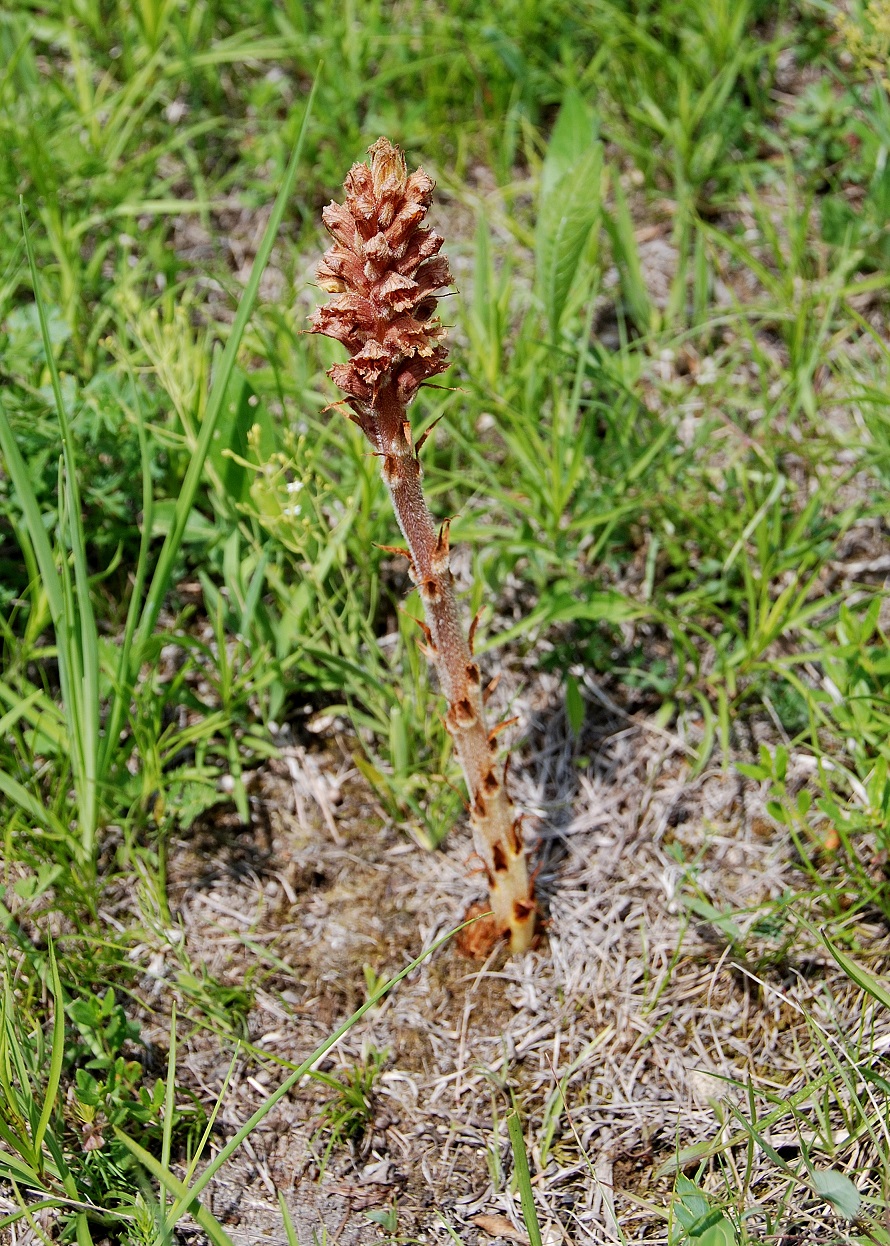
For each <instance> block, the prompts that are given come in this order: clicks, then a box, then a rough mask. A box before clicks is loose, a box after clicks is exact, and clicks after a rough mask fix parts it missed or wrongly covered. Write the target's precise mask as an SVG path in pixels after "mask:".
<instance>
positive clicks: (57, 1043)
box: [34, 943, 65, 1155]
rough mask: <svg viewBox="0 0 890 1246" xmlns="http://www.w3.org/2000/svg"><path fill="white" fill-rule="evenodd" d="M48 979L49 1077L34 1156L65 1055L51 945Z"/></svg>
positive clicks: (61, 1003)
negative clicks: (50, 1019)
mask: <svg viewBox="0 0 890 1246" xmlns="http://www.w3.org/2000/svg"><path fill="white" fill-rule="evenodd" d="M49 978H50V986H51V989H52V997H53V1043H52V1048H51V1050H50V1060H49V1077H48V1079H47V1083H46V1093H45V1095H44V1099H43V1109H42V1111H41V1113H40V1120H39V1121H38V1123H37V1128H36V1130H35V1131H34V1152H35V1154H36V1155H39V1154H40V1150H41V1147H42V1146H43V1138H44V1135H45V1133H46V1127H47V1125H48V1124H49V1120H50V1117H51V1116H52V1113H53V1109H54V1108H55V1106H56V1096H57V1094H58V1093H59V1083H60V1081H61V1078H62V1059H63V1057H64V1055H65V997H64V995H63V994H62V983H61V980H60V978H59V967H58V965H57V964H56V953H55V949H54V948H53V945H52V943H50V945H49Z"/></svg>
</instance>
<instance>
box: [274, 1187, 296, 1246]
mask: <svg viewBox="0 0 890 1246" xmlns="http://www.w3.org/2000/svg"><path fill="white" fill-rule="evenodd" d="M278 1206H279V1207H280V1208H281V1221H282V1224H283V1225H284V1231H285V1233H286V1234H287V1246H300V1241H299V1238H298V1237H297V1230H296V1229H295V1228H294V1222H293V1220H291V1215H290V1212H289V1211H288V1207H287V1203H286V1202H285V1201H284V1195H283V1194H282V1192H281V1190H279V1191H278Z"/></svg>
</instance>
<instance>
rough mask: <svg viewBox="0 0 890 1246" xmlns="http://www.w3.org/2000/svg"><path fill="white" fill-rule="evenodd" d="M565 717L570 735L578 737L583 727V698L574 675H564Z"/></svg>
mask: <svg viewBox="0 0 890 1246" xmlns="http://www.w3.org/2000/svg"><path fill="white" fill-rule="evenodd" d="M566 717H567V718H568V720H569V726H570V727H571V729H572V735H575V736H579V735H580V734H581V728H582V727H583V726H584V698H583V697H582V695H581V689H580V687H579V686H578V681H577V679H576V678H575V676H574V675H566Z"/></svg>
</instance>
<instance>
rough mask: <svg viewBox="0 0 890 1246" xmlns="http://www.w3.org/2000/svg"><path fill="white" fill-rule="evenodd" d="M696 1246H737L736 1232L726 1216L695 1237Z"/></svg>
mask: <svg viewBox="0 0 890 1246" xmlns="http://www.w3.org/2000/svg"><path fill="white" fill-rule="evenodd" d="M694 1240H695V1243H696V1246H736V1233H735V1229H734V1228H733V1226H732V1224H731V1223H730V1222H729V1220H727V1219H726V1217H725V1216H723V1217H722V1219H720V1220H718V1221H717V1223H716V1224H712V1225H711V1227H710V1228H709V1229H705V1231H704V1233H702V1234H701V1236H700V1237H696V1238H695V1239H694Z"/></svg>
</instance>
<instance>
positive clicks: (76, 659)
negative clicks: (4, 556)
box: [19, 200, 99, 862]
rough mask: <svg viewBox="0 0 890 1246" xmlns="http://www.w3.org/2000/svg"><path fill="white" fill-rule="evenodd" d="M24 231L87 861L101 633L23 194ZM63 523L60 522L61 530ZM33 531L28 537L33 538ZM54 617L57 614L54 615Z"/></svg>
mask: <svg viewBox="0 0 890 1246" xmlns="http://www.w3.org/2000/svg"><path fill="white" fill-rule="evenodd" d="M19 206H20V211H21V217H22V232H23V234H24V238H25V250H26V252H27V255H28V267H29V270H30V273H31V285H32V287H33V290H34V301H35V304H36V307H37V317H38V321H39V323H40V336H41V338H42V340H43V350H44V355H45V357H46V366H47V368H48V369H49V375H50V382H51V384H52V391H53V397H54V399H55V405H56V416H57V418H58V421H59V431H60V433H61V438H62V458H63V461H64V464H65V485H64V498H65V503H66V505H65V507H64V513H65V514H66V515H67V520H68V523H67V527H68V530H69V537H70V541H71V551H72V554H73V558H74V583H75V586H76V589H77V598H76V615H74V614H72V617H70V618H69V619H68V620H67V626H65V627H64V628H63V629H62V635H61V636H60V635H59V628H58V623H56V639H57V641H58V644H59V651H60V658H61V656H62V651H63V650H64V651H65V657H66V660H67V665H68V681H67V682H68V685H69V686H68V688H67V690H65V689H63V691H64V693H65V700H66V714H67V716H68V718H69V728H70V731H69V737H70V738H69V742H70V745H71V752H72V756H73V757H75V758H76V765H75V786H76V791H77V804H78V813H79V822H80V825H79V827H78V829H79V831H80V836H81V850H82V853H83V858H84V861H85V862H90V861H91V860H92V857H93V852H94V849H95V839H96V830H97V824H98V774H97V765H98V750H99V634H98V631H97V629H96V617H95V614H94V613H93V604H92V599H91V596H90V582H89V572H88V569H87V559H86V538H85V536H84V530H83V516H82V514H81V501H80V488H79V486H78V479H77V459H76V457H75V454H74V440H73V437H72V433H71V425H70V422H69V420H68V412H67V411H66V409H65V401H64V398H63V397H62V385H61V381H60V380H59V370H58V368H57V367H56V360H55V355H54V353H53V346H52V340H51V338H50V334H49V322H48V320H47V316H46V307H45V305H44V302H43V295H42V293H41V289H40V280H39V277H38V273H37V262H36V260H35V258H34V247H33V245H32V242H31V234H30V231H29V229H28V221H27V218H26V216H25V205H24V200H20V201H19ZM62 497H63V491H62V489H60V490H59V517H60V520H61V518H62V514H63V506H62ZM65 526H66V525H65V524H62V523H60V528H61V530H62V531H63V532H64V529H65ZM33 539H34V538H33V535H32V540H33ZM62 567H63V572H62V577H61V582H62V588H63V602H64V600H65V593H66V592H67V596H68V599H69V603H70V601H71V582H70V575H69V574H68V572H67V565H66V563H65V556H64V550H63V551H62ZM54 622H56V620H54Z"/></svg>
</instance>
